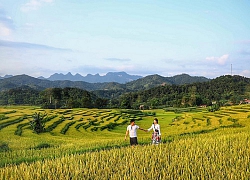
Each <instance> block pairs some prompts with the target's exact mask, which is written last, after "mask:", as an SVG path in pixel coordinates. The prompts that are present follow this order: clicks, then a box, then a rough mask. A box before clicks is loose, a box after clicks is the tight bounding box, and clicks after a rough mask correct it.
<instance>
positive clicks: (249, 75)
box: [240, 70, 250, 77]
mask: <svg viewBox="0 0 250 180" xmlns="http://www.w3.org/2000/svg"><path fill="white" fill-rule="evenodd" d="M240 75H242V76H245V77H250V71H249V70H244V71H242V72H241V73H240Z"/></svg>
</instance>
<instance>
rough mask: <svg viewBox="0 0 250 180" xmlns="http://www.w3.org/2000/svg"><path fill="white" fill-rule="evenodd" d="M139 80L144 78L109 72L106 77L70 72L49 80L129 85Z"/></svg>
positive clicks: (51, 77) (56, 74) (53, 76)
mask: <svg viewBox="0 0 250 180" xmlns="http://www.w3.org/2000/svg"><path fill="white" fill-rule="evenodd" d="M139 78H142V76H138V75H129V74H127V73H126V72H108V73H107V74H106V75H103V76H100V75H99V74H95V75H92V74H87V76H82V75H80V74H78V73H77V74H75V75H72V74H71V73H70V72H69V73H67V74H65V75H64V74H62V73H60V74H58V73H55V74H53V75H51V76H50V77H49V78H47V80H50V81H58V80H60V81H64V80H69V81H85V82H89V83H103V82H117V83H121V84H124V83H127V82H130V81H134V80H137V79H139ZM39 79H45V78H44V77H39Z"/></svg>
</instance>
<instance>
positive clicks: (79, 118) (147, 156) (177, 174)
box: [0, 105, 250, 179]
mask: <svg viewBox="0 0 250 180" xmlns="http://www.w3.org/2000/svg"><path fill="white" fill-rule="evenodd" d="M37 111H39V112H46V113H47V114H49V116H50V117H51V119H50V120H49V121H48V123H47V124H46V127H52V125H53V124H54V123H55V122H57V121H58V120H59V119H60V117H61V116H64V117H65V121H63V122H62V123H60V124H58V125H56V126H54V127H53V128H52V129H51V130H50V131H48V132H46V133H42V134H39V135H38V134H34V133H33V132H32V130H31V129H29V127H28V126H27V123H28V122H29V118H31V115H32V113H34V112H37ZM146 112H147V111H146ZM148 112H149V113H151V112H150V111H148ZM154 112H155V115H154V116H143V117H141V116H140V115H135V114H130V113H128V112H126V111H123V112H120V111H119V110H98V109H72V110H43V109H40V108H38V107H4V108H0V117H1V118H0V127H2V128H1V130H0V167H1V168H0V179H131V177H135V179H153V178H156V179H250V174H249V172H250V170H249V167H250V147H249V144H250V142H249V140H250V139H249V137H250V106H249V105H242V106H232V107H225V108H221V110H220V111H217V112H215V113H209V112H207V111H204V110H202V109H199V110H198V111H194V112H193V111H192V112H184V113H181V114H175V113H174V112H165V111H164V110H154ZM20 117H22V119H19V118H20ZM154 117H157V118H158V119H159V122H160V125H161V131H162V138H163V142H164V143H163V144H161V145H159V146H151V145H149V144H150V134H151V133H145V132H142V131H139V132H138V136H139V142H140V145H139V146H137V147H135V148H131V147H129V142H128V141H126V142H124V134H125V130H126V126H127V125H128V124H122V122H123V121H124V120H129V119H130V118H135V119H136V122H137V124H138V125H139V126H140V127H142V128H149V127H150V126H151V124H152V120H153V118H154ZM73 121H74V122H75V123H74V124H73V125H72V126H70V127H69V128H68V129H67V131H66V132H65V133H61V132H62V129H64V127H65V126H66V125H67V124H68V123H70V122H73ZM10 122H11V123H10ZM90 122H92V124H91V125H90ZM115 122H116V123H121V124H120V125H118V126H115V128H113V129H110V130H108V129H104V130H101V128H102V127H106V125H108V124H109V123H115ZM20 124H21V125H20ZM86 124H87V125H88V124H89V125H90V126H89V125H88V126H86ZM20 127H21V129H20ZM18 129H20V132H21V133H20V134H19V135H17V134H15V132H16V131H17V130H18ZM93 129H95V130H93Z"/></svg>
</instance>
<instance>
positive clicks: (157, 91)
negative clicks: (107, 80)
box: [119, 75, 250, 108]
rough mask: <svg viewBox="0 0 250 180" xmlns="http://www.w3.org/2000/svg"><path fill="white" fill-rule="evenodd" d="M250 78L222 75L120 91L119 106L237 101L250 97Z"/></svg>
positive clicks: (197, 104) (193, 104) (191, 104)
mask: <svg viewBox="0 0 250 180" xmlns="http://www.w3.org/2000/svg"><path fill="white" fill-rule="evenodd" d="M249 94H250V79H249V78H245V77H242V76H229V75H227V76H221V77H218V78H216V79H213V80H211V81H208V82H200V83H192V84H184V85H162V86H158V87H155V88H151V89H148V90H145V91H138V92H130V93H126V94H123V95H122V96H121V97H120V99H119V102H120V106H121V107H123V108H136V107H139V105H140V104H143V105H145V106H146V107H151V108H153V107H159V106H177V107H180V106H183V107H187V106H199V105H203V104H204V105H210V104H212V102H217V103H219V104H221V105H225V104H226V103H234V104H235V103H240V101H242V100H243V99H250V96H249Z"/></svg>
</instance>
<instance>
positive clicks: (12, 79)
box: [0, 72, 210, 91]
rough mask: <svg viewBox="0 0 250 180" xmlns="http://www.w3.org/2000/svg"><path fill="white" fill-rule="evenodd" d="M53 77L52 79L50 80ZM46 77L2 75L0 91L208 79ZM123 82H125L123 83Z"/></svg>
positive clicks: (123, 75) (114, 87)
mask: <svg viewBox="0 0 250 180" xmlns="http://www.w3.org/2000/svg"><path fill="white" fill-rule="evenodd" d="M63 77H64V78H63ZM66 77H67V78H68V80H65V78H66ZM70 77H71V78H70ZM87 77H89V81H91V78H92V83H90V82H86V81H81V80H78V81H76V79H77V78H79V79H84V78H87ZM95 77H96V78H95ZM53 78H54V80H51V79H53ZM72 78H74V81H73V80H69V79H72ZM48 79H50V80H48ZM48 79H45V78H41V77H40V78H34V77H31V76H28V75H17V76H9V77H3V78H2V79H0V91H2V90H9V89H13V88H17V87H21V86H29V87H31V88H33V89H37V90H43V89H46V88H54V87H58V88H65V87H76V88H80V89H85V90H88V91H95V90H126V91H135V90H145V89H150V88H153V87H156V86H160V85H182V84H190V83H194V82H207V81H209V80H210V79H208V78H205V77H197V76H190V75H188V74H181V75H176V76H173V77H163V76H160V75H157V74H156V75H149V76H146V77H141V76H134V75H128V74H127V73H125V72H120V73H107V74H106V75H105V76H100V75H87V76H86V77H83V76H81V75H77V74H76V75H75V76H73V75H72V74H71V73H68V74H66V75H63V74H54V75H52V76H50V77H49V78H48ZM97 79H99V81H101V82H98V80H97ZM133 79H134V80H133ZM102 81H106V82H102ZM117 81H119V82H120V81H122V82H123V83H118V82H117ZM124 82H126V83H125V84H124Z"/></svg>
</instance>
